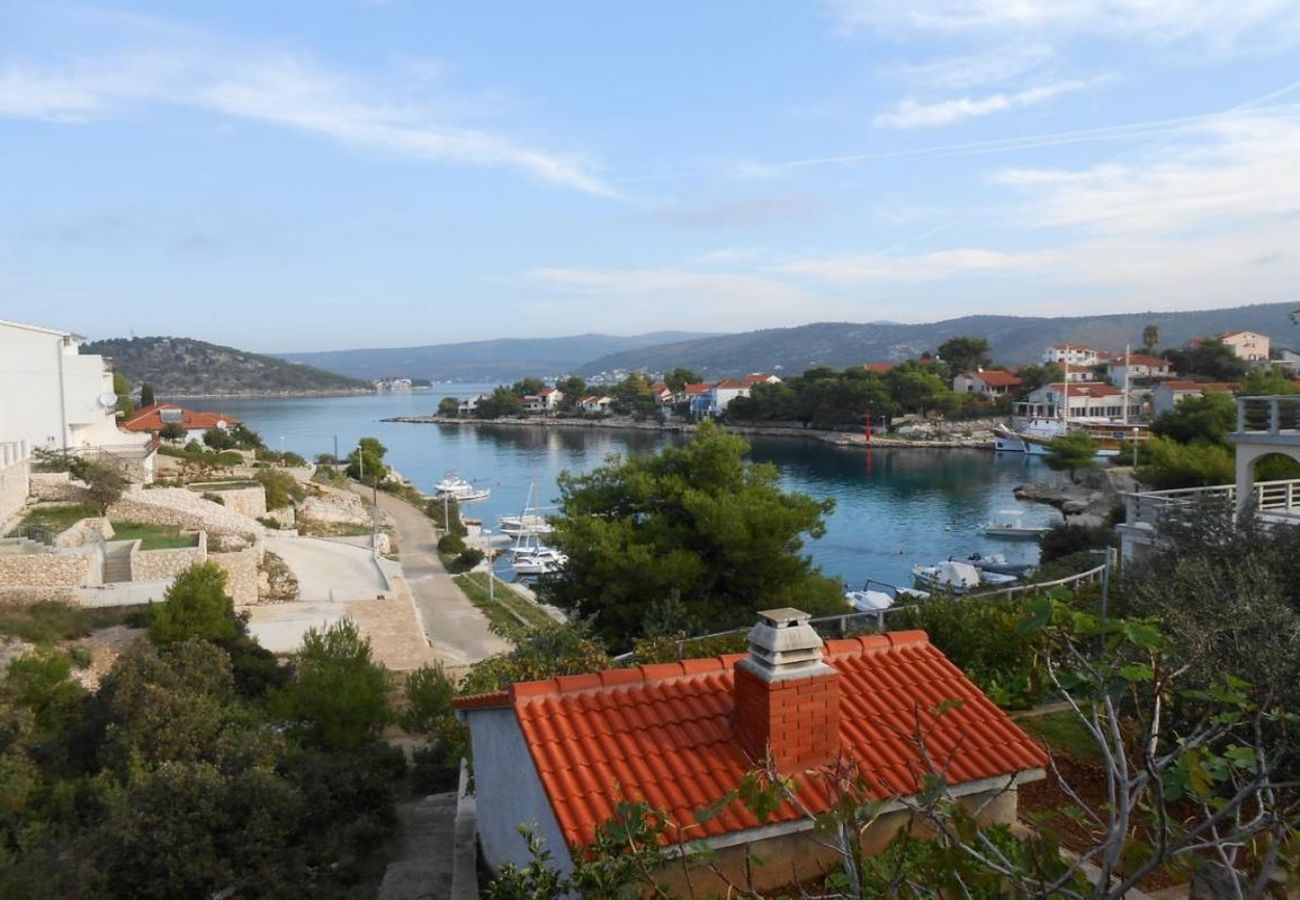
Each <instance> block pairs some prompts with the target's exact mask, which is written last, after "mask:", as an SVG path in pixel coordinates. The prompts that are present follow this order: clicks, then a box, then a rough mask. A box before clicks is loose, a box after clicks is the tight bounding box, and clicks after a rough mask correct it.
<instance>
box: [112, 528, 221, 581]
mask: <svg viewBox="0 0 1300 900" xmlns="http://www.w3.org/2000/svg"><path fill="white" fill-rule="evenodd" d="M207 558H208V536H207V533H206V532H202V531H200V532H199V544H198V546H197V547H184V548H180V549H176V550H141V549H140V548H139V546H138V545H137V546H136V548H135V549H134V550H132V551H131V580H132V581H164V580H166V579H168V578H175V577H176V576H177V575H179V574H181V573H182V572H184V571H185V570H186V569H188V568H189V567H190V566H192V565H194V564H195V563H201V562H203V561H204V560H206V559H207Z"/></svg>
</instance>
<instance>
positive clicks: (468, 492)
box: [433, 472, 492, 503]
mask: <svg viewBox="0 0 1300 900" xmlns="http://www.w3.org/2000/svg"><path fill="white" fill-rule="evenodd" d="M433 489H434V491H436V492H437V496H438V497H444V496H445V497H450V498H451V499H452V500H455V501H456V502H457V503H473V502H474V501H475V500H486V499H487V498H488V497H490V496H491V495H492V491H491V489H490V488H476V487H474V485H473V484H471V483H470V482H468V481H466V480H465V479H464V478H461V477H460V476H459V475H457V474H456V473H455V472H448V473H447V475H446V476H444V477H443V479H442V481H439V482H438V483H437V484H435V485H434V486H433Z"/></svg>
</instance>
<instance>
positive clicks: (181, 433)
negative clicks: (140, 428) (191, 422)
mask: <svg viewBox="0 0 1300 900" xmlns="http://www.w3.org/2000/svg"><path fill="white" fill-rule="evenodd" d="M185 434H186V431H185V426H184V425H182V424H181V423H180V422H168V423H167V424H166V425H164V426H163V427H162V428H161V429H159V431H158V437H160V438H162V439H163V440H164V441H179V440H183V439H184V438H185Z"/></svg>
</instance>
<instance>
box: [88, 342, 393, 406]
mask: <svg viewBox="0 0 1300 900" xmlns="http://www.w3.org/2000/svg"><path fill="white" fill-rule="evenodd" d="M81 352H83V353H91V354H99V355H102V356H107V357H111V358H112V360H113V368H114V369H115V370H116V371H118V372H121V373H122V374H123V375H125V376H126V377H127V378H129V379H130V380H131V383H132V384H133V385H134V386H135V387H136V388H139V386H140V385H141V384H144V383H145V382H148V383H149V384H151V385H152V386H153V389H154V393H155V394H157V395H158V396H159V397H184V396H204V395H206V396H241V395H242V396H248V395H256V394H268V395H269V394H313V393H326V392H340V391H357V390H365V389H369V388H370V387H371V386H370V384H369V383H368V382H365V381H360V380H358V379H355V378H348V377H346V376H343V375H337V374H335V373H334V372H326V371H323V370H321V369H317V368H313V367H311V366H303V365H296V364H294V363H288V362H285V361H284V360H282V359H276V358H275V357H273V356H262V355H261V354H258V353H248V352H246V351H244V350H236V349H235V348H233V347H221V346H218V345H217V344H208V343H205V342H204V341H196V340H192V339H191V338H174V337H144V338H129V339H128V338H111V339H108V340H103V341H94V342H92V343H88V344H85V345H83V346H82V348H81Z"/></svg>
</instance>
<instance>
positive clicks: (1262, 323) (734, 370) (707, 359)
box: [580, 300, 1300, 377]
mask: <svg viewBox="0 0 1300 900" xmlns="http://www.w3.org/2000/svg"><path fill="white" fill-rule="evenodd" d="M1297 307H1300V300H1297V301H1296V302H1295V303H1270V304H1257V305H1254V306H1239V307H1233V308H1225V309H1208V310H1194V311H1187V312H1143V313H1130V314H1124V315H1109V316H1079V317H1072V318H1024V317H1016V316H963V317H962V318H960V319H948V320H946V321H942V322H931V323H926V324H921V325H904V324H897V323H892V322H891V323H885V322H881V323H872V324H855V323H846V322H818V323H815V324H812V325H801V326H799V327H797V328H772V329H767V330H764V331H751V332H747V333H745V334H733V335H723V336H719V337H712V338H705V339H702V340H693V341H678V342H674V343H671V344H662V345H660V346H656V347H646V348H643V349H639V350H628V351H624V352H621V353H614V354H610V355H608V356H603V357H600V358H599V359H595V360H593V361H591V362H588V363H587V364H586V365H584V366H583V367H582V368H581V370H580V373H581V374H584V375H594V374H597V373H600V372H611V371H614V370H618V369H621V370H628V371H631V370H644V371H653V372H663V371H669V370H671V369H673V368H675V367H677V366H685V367H687V368H690V369H693V370H695V371H696V372H699V373H700V374H701V375H705V376H708V377H722V376H726V375H738V374H743V373H745V372H773V371H776V372H781V371H784V372H802V371H803V370H804V369H806V368H808V367H809V366H812V365H826V366H832V367H836V368H843V367H846V366H851V365H856V364H858V363H862V362H888V361H894V360H902V359H907V358H909V357H915V356H918V355H919V354H921V353H923V352H925V351H926V350H931V351H932V350H934V349H935V348H936V347H938V346H939V344H941V343H943V342H944V341H945V340H947V339H948V338H950V337H953V336H955V335H969V336H972V337H983V338H987V339H988V341H989V344H990V345H991V346H992V349H993V356H994V359H996V360H997V361H998V362H999V363H1008V364H1009V363H1027V362H1032V361H1034V360H1037V359H1038V358H1039V357H1041V356H1042V353H1043V350H1044V349H1045V348H1046V347H1048V346H1050V345H1051V344H1056V343H1061V342H1063V341H1078V342H1080V343H1084V344H1088V345H1090V346H1094V347H1098V348H1104V349H1122V348H1123V347H1124V345H1125V344H1126V343H1130V344H1133V345H1134V346H1139V345H1140V344H1141V342H1142V329H1143V328H1145V327H1146V326H1147V325H1156V326H1157V327H1158V328H1159V329H1160V346H1161V347H1166V346H1176V345H1180V344H1182V343H1183V342H1185V341H1186V340H1188V339H1189V338H1193V337H1198V336H1202V335H1214V334H1220V333H1222V332H1224V331H1257V332H1260V333H1261V334H1267V335H1269V336H1271V337H1272V338H1273V340H1274V341H1276V342H1281V343H1284V344H1292V343H1300V328H1297V327H1296V326H1295V325H1294V324H1293V323H1292V322H1291V320H1290V318H1289V316H1290V313H1292V312H1293V311H1294V310H1296V308H1297Z"/></svg>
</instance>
